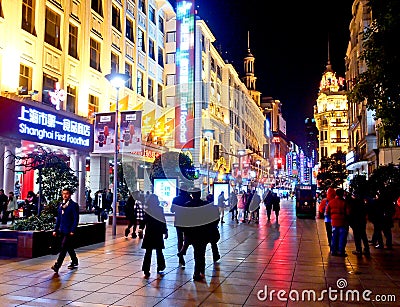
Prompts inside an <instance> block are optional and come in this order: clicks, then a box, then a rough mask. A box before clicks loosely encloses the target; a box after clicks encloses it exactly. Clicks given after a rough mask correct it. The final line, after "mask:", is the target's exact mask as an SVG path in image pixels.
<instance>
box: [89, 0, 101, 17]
mask: <svg viewBox="0 0 400 307" xmlns="http://www.w3.org/2000/svg"><path fill="white" fill-rule="evenodd" d="M102 1H103V0H92V5H91V8H92V10H93V11H95V12H96V13H97V14H99V15H100V16H103V5H102Z"/></svg>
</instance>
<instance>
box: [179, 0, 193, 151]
mask: <svg viewBox="0 0 400 307" xmlns="http://www.w3.org/2000/svg"><path fill="white" fill-rule="evenodd" d="M176 25H177V26H176V29H177V31H176V35H177V40H176V66H177V72H176V74H177V80H178V82H177V83H178V84H177V89H176V92H177V93H176V99H177V100H176V107H175V147H176V148H194V120H193V118H194V86H193V84H194V65H195V63H194V52H195V50H194V30H195V5H194V0H191V1H182V0H179V1H177V14H176Z"/></svg>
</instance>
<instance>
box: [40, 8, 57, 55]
mask: <svg viewBox="0 0 400 307" xmlns="http://www.w3.org/2000/svg"><path fill="white" fill-rule="evenodd" d="M45 27H46V29H45V35H44V41H45V42H46V43H48V44H50V45H52V46H54V47H56V48H58V49H61V46H60V15H58V14H56V13H55V12H53V11H52V10H50V9H49V8H46V26H45Z"/></svg>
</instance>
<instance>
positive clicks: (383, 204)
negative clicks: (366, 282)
mask: <svg viewBox="0 0 400 307" xmlns="http://www.w3.org/2000/svg"><path fill="white" fill-rule="evenodd" d="M321 198H322V200H321V202H320V204H319V208H318V211H319V215H320V217H321V218H324V222H325V229H326V235H327V239H328V243H329V246H330V252H331V255H333V256H341V257H346V256H347V254H346V245H347V237H348V233H349V228H351V229H352V231H353V236H354V244H355V247H356V250H354V251H352V253H353V254H354V255H357V256H360V255H363V254H364V255H366V256H369V255H370V244H371V245H372V246H374V247H375V248H377V249H383V248H384V242H383V236H382V233H383V235H384V236H385V238H386V247H387V248H388V249H391V248H392V231H391V228H392V227H393V226H394V225H393V215H394V212H395V207H394V204H391V203H390V201H389V202H388V201H384V200H383V197H382V196H380V195H379V193H378V195H376V196H375V197H374V198H372V199H369V198H367V197H363V196H361V195H358V194H357V193H356V192H355V191H352V192H351V193H347V192H346V191H344V190H343V189H341V188H337V189H335V188H334V187H333V186H331V187H329V188H328V190H327V191H326V193H325V192H322V197H321ZM368 220H369V221H370V222H371V223H372V224H373V226H374V231H373V235H372V239H371V240H368V237H367V231H366V228H367V221H368Z"/></svg>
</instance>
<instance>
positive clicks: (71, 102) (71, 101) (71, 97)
mask: <svg viewBox="0 0 400 307" xmlns="http://www.w3.org/2000/svg"><path fill="white" fill-rule="evenodd" d="M75 105H76V88H75V86H72V85H68V86H67V104H66V106H65V111H67V112H71V113H75Z"/></svg>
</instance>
